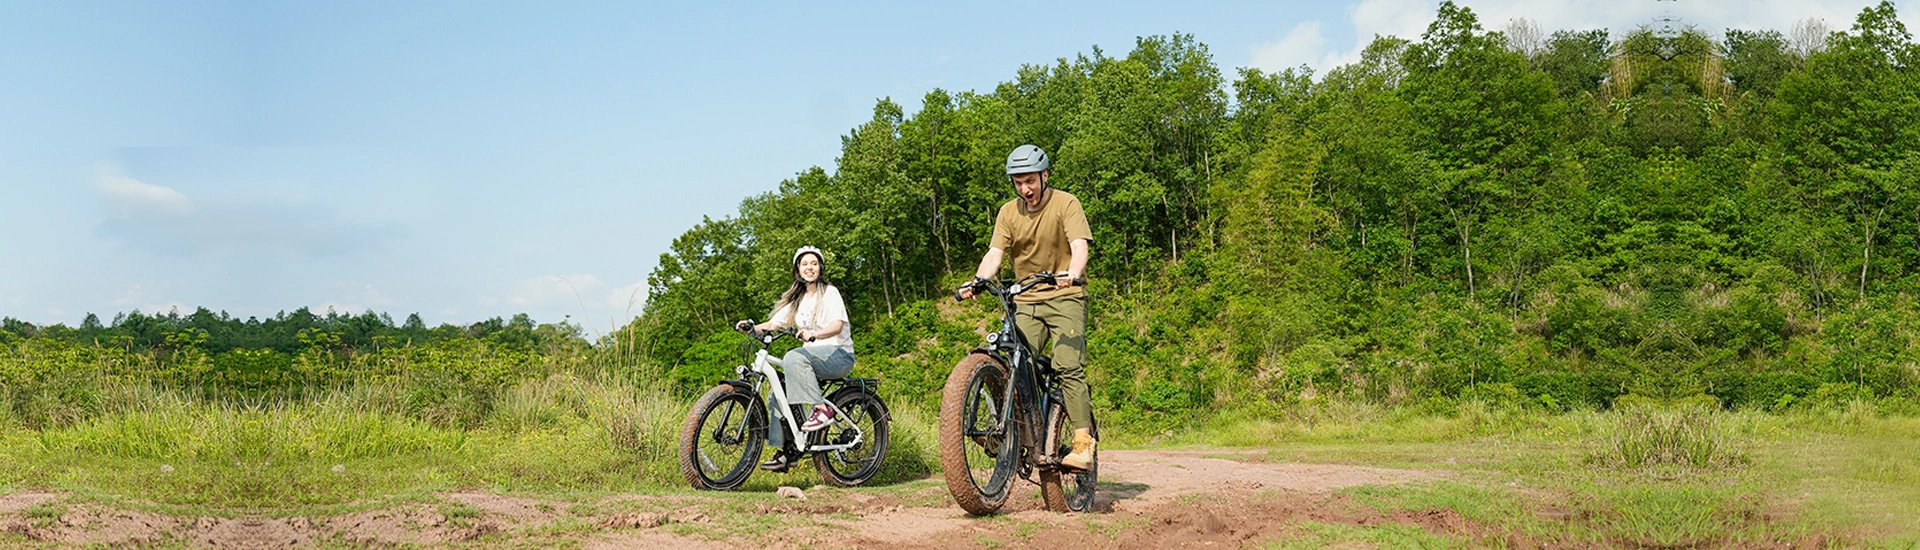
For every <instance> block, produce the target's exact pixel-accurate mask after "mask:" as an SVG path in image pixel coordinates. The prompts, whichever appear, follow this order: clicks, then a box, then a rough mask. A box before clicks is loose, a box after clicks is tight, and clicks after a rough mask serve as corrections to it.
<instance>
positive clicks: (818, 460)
mask: <svg viewBox="0 0 1920 550" xmlns="http://www.w3.org/2000/svg"><path fill="white" fill-rule="evenodd" d="M828 399H830V400H832V401H833V406H835V407H839V408H840V413H841V414H843V415H853V414H863V415H867V417H868V418H872V419H873V420H874V422H873V426H872V429H871V430H870V431H868V432H867V433H866V434H865V437H866V439H865V440H864V441H862V442H861V445H860V446H859V447H853V448H851V449H846V450H854V449H865V448H872V449H874V453H873V462H872V463H869V464H867V465H865V466H863V467H861V468H859V469H856V470H853V471H851V472H841V471H839V469H837V468H835V467H834V456H835V454H836V453H839V452H841V451H821V452H817V453H814V455H813V467H814V469H816V470H819V471H820V477H821V478H823V479H825V480H826V481H827V484H828V485H832V486H835V487H853V486H856V485H860V484H862V483H866V482H867V480H869V479H873V475H874V474H877V473H880V466H881V465H882V464H884V463H885V462H886V460H887V450H888V449H889V448H890V447H891V445H892V441H891V440H890V437H891V436H890V435H889V432H890V431H891V430H889V429H888V426H887V425H888V421H889V420H890V417H891V416H890V415H891V413H889V412H888V411H887V404H886V402H884V401H881V400H880V396H878V395H874V394H871V393H867V392H864V391H860V390H855V389H852V388H848V389H847V390H842V391H840V392H836V395H833V396H831V397H829V398H828ZM830 433H838V432H836V431H835V430H834V429H833V427H831V426H830V427H828V428H826V429H822V430H820V431H818V432H814V433H813V436H812V437H813V438H814V443H815V444H824V443H829V441H827V439H828V435H830Z"/></svg>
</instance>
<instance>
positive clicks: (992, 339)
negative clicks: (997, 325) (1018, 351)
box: [987, 332, 1000, 344]
mask: <svg viewBox="0 0 1920 550" xmlns="http://www.w3.org/2000/svg"><path fill="white" fill-rule="evenodd" d="M999 342H1000V333H998V332H989V333H987V343H989V344H997V343H999Z"/></svg>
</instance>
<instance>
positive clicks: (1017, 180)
mask: <svg viewBox="0 0 1920 550" xmlns="http://www.w3.org/2000/svg"><path fill="white" fill-rule="evenodd" d="M1052 166H1053V161H1052V159H1050V158H1048V157H1047V152H1046V151H1042V150H1040V148H1039V147H1035V146H1033V145H1021V146H1019V147H1017V148H1014V150H1013V153H1012V154H1009V155H1007V178H1008V179H1010V180H1012V182H1013V188H1014V191H1017V192H1018V193H1019V195H1020V196H1019V197H1016V198H1015V199H1014V200H1011V201H1007V203H1006V204H1004V205H1001V206H1000V214H999V215H998V216H997V217H995V218H994V220H993V241H992V243H991V244H990V245H989V247H988V248H987V254H986V256H984V257H982V258H980V267H979V269H977V270H975V271H974V276H976V277H978V278H981V279H986V278H991V277H993V276H994V275H996V274H998V273H999V272H1000V260H1001V258H1002V256H1004V255H1008V254H1011V255H1012V256H1013V271H1014V275H1015V276H1026V275H1030V274H1034V273H1039V272H1042V271H1048V272H1052V273H1054V274H1055V275H1056V277H1055V278H1054V280H1053V284H1052V285H1046V284H1045V283H1042V285H1041V286H1040V287H1039V288H1036V289H1035V290H1033V291H1030V292H1026V293H1023V294H1021V295H1020V296H1018V297H1015V298H1014V301H1015V305H1016V312H1015V315H1016V316H1015V318H1014V324H1015V325H1016V326H1018V327H1019V328H1020V332H1021V334H1024V335H1026V337H1027V341H1028V342H1031V343H1033V345H1034V346H1035V347H1036V348H1040V347H1041V346H1044V345H1047V344H1048V343H1051V345H1052V346H1053V347H1052V350H1051V353H1050V355H1051V356H1052V357H1053V368H1054V370H1056V371H1058V372H1059V373H1060V385H1061V393H1062V394H1063V395H1062V396H1061V397H1062V398H1064V399H1065V400H1066V402H1067V403H1066V405H1067V418H1068V420H1070V421H1071V422H1072V424H1073V428H1074V431H1073V453H1072V454H1069V455H1067V456H1066V458H1062V459H1061V460H1060V465H1061V466H1064V467H1067V468H1071V469H1077V470H1085V469H1087V468H1088V467H1089V466H1090V465H1092V463H1093V449H1094V445H1095V444H1096V441H1094V438H1093V433H1092V428H1093V392H1092V390H1091V389H1089V388H1088V387H1087V373H1086V368H1085V362H1086V354H1087V291H1086V289H1085V288H1082V287H1079V286H1075V285H1074V280H1075V279H1079V278H1081V277H1082V275H1083V274H1085V273H1086V267H1087V243H1088V242H1090V241H1092V240H1093V231H1092V230H1090V229H1088V227H1087V215H1086V212H1084V211H1082V210H1081V208H1080V199H1079V198H1077V197H1074V196H1073V195H1071V194H1068V193H1067V192H1065V191H1060V190H1058V189H1052V188H1050V187H1048V185H1047V184H1048V179H1049V178H1050V177H1052V174H1053V172H1052V170H1050V168H1051V167H1052ZM957 295H958V296H959V297H960V299H962V300H964V299H968V298H972V297H973V287H972V285H967V286H964V287H962V288H961V289H960V290H959V291H958V293H957ZM1040 349H1045V348H1040Z"/></svg>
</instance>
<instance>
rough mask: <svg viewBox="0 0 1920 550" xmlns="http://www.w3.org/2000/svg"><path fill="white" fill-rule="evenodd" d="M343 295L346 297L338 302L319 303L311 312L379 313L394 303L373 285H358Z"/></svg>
mask: <svg viewBox="0 0 1920 550" xmlns="http://www.w3.org/2000/svg"><path fill="white" fill-rule="evenodd" d="M344 294H346V295H345V296H342V297H341V298H340V299H338V300H329V301H327V302H323V303H321V304H320V305H319V306H316V307H314V308H313V311H318V312H323V313H324V312H326V311H328V310H333V311H337V312H340V313H346V314H354V313H360V312H366V311H373V312H379V311H382V310H385V309H386V308H388V307H389V306H392V305H394V303H395V302H394V301H393V300H391V299H388V298H387V297H386V295H383V294H381V293H380V291H379V290H378V289H375V288H373V285H360V286H358V287H354V288H353V289H351V290H349V291H346V292H344Z"/></svg>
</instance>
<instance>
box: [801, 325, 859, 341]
mask: <svg viewBox="0 0 1920 550" xmlns="http://www.w3.org/2000/svg"><path fill="white" fill-rule="evenodd" d="M843 328H847V322H846V321H832V322H829V323H827V326H824V327H820V330H818V331H807V330H803V331H800V334H798V336H799V337H800V339H801V340H806V339H808V338H812V339H815V340H819V339H823V338H832V337H835V336H839V335H840V329H843Z"/></svg>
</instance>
